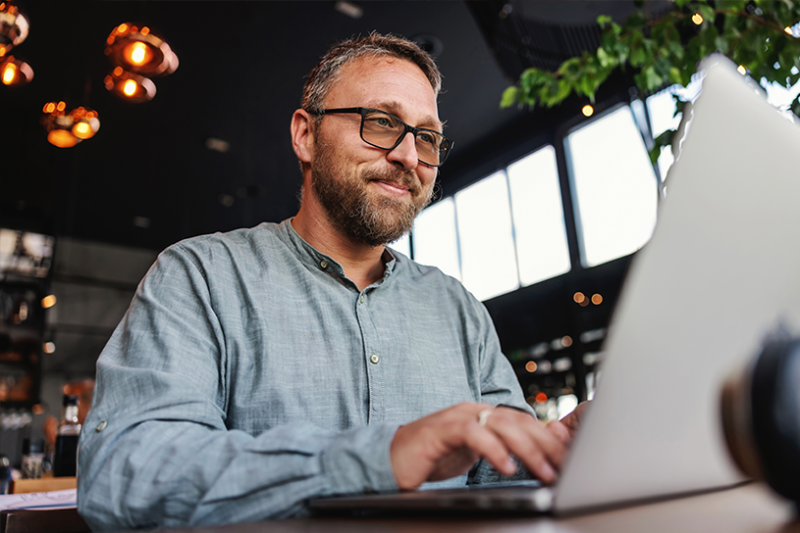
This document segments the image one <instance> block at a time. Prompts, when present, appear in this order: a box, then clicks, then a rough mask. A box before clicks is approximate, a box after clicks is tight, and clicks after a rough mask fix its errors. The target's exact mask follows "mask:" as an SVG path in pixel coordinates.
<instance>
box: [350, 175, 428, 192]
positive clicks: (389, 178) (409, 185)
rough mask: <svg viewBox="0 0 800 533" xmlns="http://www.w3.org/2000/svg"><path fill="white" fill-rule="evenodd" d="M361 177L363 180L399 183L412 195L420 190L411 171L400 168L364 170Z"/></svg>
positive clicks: (417, 181)
mask: <svg viewBox="0 0 800 533" xmlns="http://www.w3.org/2000/svg"><path fill="white" fill-rule="evenodd" d="M362 178H363V179H364V181H383V182H386V183H390V184H392V185H399V186H402V187H404V188H406V189H408V192H410V193H411V195H412V196H417V195H419V194H420V193H421V192H422V184H421V183H420V182H419V179H417V177H416V176H415V175H414V173H413V172H404V171H402V170H389V171H380V170H376V169H370V170H367V171H366V172H364V174H363V176H362Z"/></svg>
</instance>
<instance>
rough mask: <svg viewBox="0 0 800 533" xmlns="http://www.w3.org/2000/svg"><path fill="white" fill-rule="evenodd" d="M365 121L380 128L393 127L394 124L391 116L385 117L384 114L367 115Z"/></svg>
mask: <svg viewBox="0 0 800 533" xmlns="http://www.w3.org/2000/svg"><path fill="white" fill-rule="evenodd" d="M367 121H368V122H369V123H370V124H372V125H373V126H379V127H381V128H394V127H395V126H396V124H395V121H394V120H392V117H387V116H386V115H378V114H372V115H367Z"/></svg>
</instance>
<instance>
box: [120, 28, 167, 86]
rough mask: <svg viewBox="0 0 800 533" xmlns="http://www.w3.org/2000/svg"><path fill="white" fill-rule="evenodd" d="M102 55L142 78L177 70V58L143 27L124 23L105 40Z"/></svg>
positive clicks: (162, 40) (165, 44)
mask: <svg viewBox="0 0 800 533" xmlns="http://www.w3.org/2000/svg"><path fill="white" fill-rule="evenodd" d="M106 44H107V45H108V46H106V51H105V52H106V55H107V56H108V57H109V59H110V60H111V62H112V63H114V64H115V65H117V66H120V67H122V68H123V69H125V70H127V71H128V72H133V73H136V74H140V75H142V76H145V77H148V78H150V77H154V76H167V75H169V74H172V73H173V72H175V70H176V69H177V68H178V56H177V55H175V52H173V51H172V49H171V48H170V47H169V45H168V44H167V43H166V41H164V39H162V38H161V37H158V36H157V35H154V34H153V33H152V32H151V31H150V28H148V27H147V26H144V27H141V28H140V27H138V26H136V25H134V24H130V23H128V22H125V23H123V24H120V25H119V26H117V27H116V28H114V29H113V30H112V32H111V35H109V36H108V39H106Z"/></svg>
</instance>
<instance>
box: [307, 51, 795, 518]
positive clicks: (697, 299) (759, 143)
mask: <svg viewBox="0 0 800 533" xmlns="http://www.w3.org/2000/svg"><path fill="white" fill-rule="evenodd" d="M700 69H701V70H703V71H705V72H706V77H705V80H704V83H703V92H702V94H701V95H700V97H699V98H698V100H697V102H696V103H695V105H694V108H693V120H692V122H691V125H690V128H689V131H688V132H687V134H686V138H685V139H684V142H683V145H682V151H681V153H680V156H679V158H678V160H677V161H676V162H675V163H674V165H673V168H672V169H671V170H670V173H669V177H668V178H667V182H666V185H667V194H666V197H665V198H664V199H663V200H662V202H661V204H660V206H659V222H658V225H657V227H656V230H655V232H654V234H653V238H652V240H651V241H650V242H649V243H648V244H647V245H646V246H645V247H644V248H643V249H642V250H640V251H639V252H638V253H637V255H636V257H635V258H634V261H633V263H632V265H631V269H630V271H629V273H628V276H627V278H626V280H625V284H624V287H623V289H622V293H621V295H620V298H619V301H618V303H617V307H616V309H615V312H614V315H613V318H612V321H611V325H610V327H609V335H608V336H607V338H606V340H605V346H604V351H605V353H606V358H605V361H604V364H603V369H602V371H603V376H602V380H601V381H600V383H599V385H598V388H597V390H596V393H595V397H594V400H593V402H592V404H591V405H590V406H589V409H588V411H587V413H586V416H585V417H584V420H583V422H582V426H581V428H580V430H579V432H578V435H577V436H576V439H575V441H574V442H573V445H572V449H571V451H570V455H569V457H568V459H567V462H566V464H565V466H564V469H563V471H562V473H561V476H560V479H559V482H558V484H557V486H556V487H555V489H554V490H550V489H545V488H542V487H539V488H536V487H522V488H520V487H508V486H499V487H495V488H493V489H488V490H476V489H474V488H464V489H463V490H462V489H443V490H430V491H415V492H407V493H398V494H379V495H369V496H358V497H340V498H329V499H317V500H313V501H312V502H311V506H312V508H313V509H316V510H320V511H324V510H327V511H330V510H351V511H370V510H373V511H374V510H388V511H391V510H394V511H397V510H428V511H431V510H464V509H472V510H481V511H491V510H495V511H501V512H509V511H523V512H541V511H552V512H555V513H557V514H563V513H572V512H578V511H586V510H592V509H596V508H601V507H606V506H611V505H619V504H628V503H633V502H638V501H643V500H651V499H654V498H662V497H669V496H678V495H682V494H689V493H696V492H701V491H706V490H713V489H718V488H723V487H727V486H732V485H735V484H738V483H740V482H742V481H744V478H743V477H742V476H741V474H739V472H738V471H737V470H736V468H735V466H734V464H733V462H732V461H731V459H730V458H729V455H728V453H727V449H726V446H725V441H724V436H723V432H722V424H721V418H720V415H719V392H720V389H721V386H722V382H723V381H724V379H725V378H726V377H727V375H728V374H729V373H730V372H731V371H732V369H734V368H735V367H737V366H738V365H740V364H743V363H744V362H745V361H747V360H749V359H750V358H751V357H753V356H754V355H755V354H756V353H757V352H758V350H759V348H760V346H761V345H762V343H763V342H764V340H765V339H766V338H768V337H769V336H770V335H771V334H772V332H774V331H777V330H782V331H787V330H788V332H789V333H793V334H797V332H798V331H800V275H798V273H800V246H797V245H796V244H795V242H796V240H797V233H798V232H800V179H798V169H800V156H798V155H797V154H798V153H800V152H799V151H798V146H800V127H798V126H797V125H795V124H794V123H792V121H790V120H788V119H787V117H786V116H783V115H782V114H781V113H780V112H779V111H777V110H776V109H775V108H774V107H772V106H771V105H769V104H768V103H767V102H766V101H765V99H764V97H763V90H760V89H757V88H755V86H754V84H752V83H750V82H748V81H747V79H746V78H745V77H743V76H742V75H740V74H739V73H738V72H737V70H736V65H734V64H733V63H731V62H730V61H729V60H728V59H726V58H724V57H722V56H712V57H711V58H709V59H706V60H705V61H704V62H703V63H702V64H701V66H700Z"/></svg>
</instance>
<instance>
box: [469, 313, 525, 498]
mask: <svg viewBox="0 0 800 533" xmlns="http://www.w3.org/2000/svg"><path fill="white" fill-rule="evenodd" d="M476 304H477V305H478V306H479V307H480V309H479V316H480V317H481V319H480V321H479V323H480V326H479V327H480V339H481V341H480V342H481V343H482V344H481V346H480V351H479V353H480V358H481V360H480V365H481V401H482V402H485V403H488V404H491V405H495V406H498V407H500V406H505V407H510V408H514V409H518V410H520V411H524V412H526V413H529V414H530V415H531V416H533V417H534V418H536V413H535V412H534V411H533V409H532V408H531V406H530V405H528V402H526V401H525V397H524V395H523V393H522V388H521V387H520V384H519V380H518V379H517V376H516V374H515V373H514V369H513V367H512V366H511V363H510V362H509V361H508V359H507V358H506V356H505V355H503V353H502V351H501V350H500V340H499V339H498V338H497V332H496V330H495V328H494V323H493V322H492V319H491V316H490V315H489V312H488V311H487V310H486V308H485V307H484V306H483V304H481V303H480V302H476ZM517 464H518V465H520V466H519V467H518V468H517V473H516V474H514V475H512V476H503V475H502V474H500V473H499V472H498V471H497V470H495V469H494V468H493V467H492V466H491V465H490V464H489V463H488V462H487V461H484V460H480V461H478V463H477V464H476V465H475V467H474V468H473V469H472V471H470V473H469V476H468V478H467V483H469V484H477V483H497V482H501V481H511V480H519V479H532V476H531V474H529V473H528V471H527V470H526V469H525V468H524V467H523V466H521V463H520V462H519V461H517Z"/></svg>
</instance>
